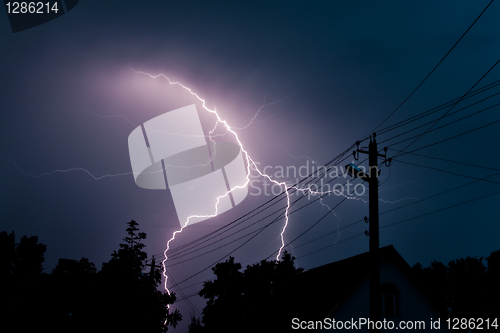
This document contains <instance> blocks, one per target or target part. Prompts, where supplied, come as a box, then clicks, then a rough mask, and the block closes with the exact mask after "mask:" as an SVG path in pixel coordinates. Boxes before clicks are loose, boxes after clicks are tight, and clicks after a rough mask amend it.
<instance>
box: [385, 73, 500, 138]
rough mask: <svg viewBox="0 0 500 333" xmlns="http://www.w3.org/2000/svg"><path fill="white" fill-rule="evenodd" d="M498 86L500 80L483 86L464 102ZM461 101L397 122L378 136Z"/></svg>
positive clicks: (456, 99) (469, 95) (469, 94)
mask: <svg viewBox="0 0 500 333" xmlns="http://www.w3.org/2000/svg"><path fill="white" fill-rule="evenodd" d="M498 85H500V80H497V81H495V82H492V83H490V84H487V85H485V86H483V87H482V88H479V89H477V90H474V91H472V92H470V93H468V94H467V96H466V97H464V98H463V100H466V99H469V98H472V97H474V96H476V95H479V94H481V93H483V92H485V91H487V90H490V89H492V88H494V87H496V86H498ZM497 94H498V93H497ZM497 94H493V95H490V96H489V97H487V98H485V99H483V100H481V101H479V102H482V101H484V100H486V99H488V98H490V97H493V96H496V95H497ZM459 99H460V97H457V98H455V99H453V100H451V101H448V102H446V103H443V104H441V105H439V106H436V107H433V108H431V109H429V110H427V111H424V112H421V113H419V114H417V115H414V116H412V117H409V118H407V119H404V120H401V121H399V122H397V123H395V124H393V125H390V126H388V127H385V128H383V129H381V130H379V131H377V134H379V135H381V134H385V133H387V132H390V131H392V130H395V129H396V128H399V127H402V126H405V125H408V124H410V123H412V122H414V121H417V120H419V119H422V118H425V117H427V116H430V115H431V114H434V113H436V112H438V111H440V110H443V109H444V108H446V107H448V106H450V105H451V104H453V103H454V102H456V101H458V100H459ZM461 110H463V109H461ZM459 111H460V110H459ZM456 112H458V111H455V112H453V114H454V113H456Z"/></svg>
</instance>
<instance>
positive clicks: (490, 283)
mask: <svg viewBox="0 0 500 333" xmlns="http://www.w3.org/2000/svg"><path fill="white" fill-rule="evenodd" d="M499 256H500V252H499V251H497V252H493V253H492V254H491V255H490V257H489V258H488V266H485V264H484V263H483V259H484V258H483V257H480V258H475V257H474V258H472V257H467V258H461V259H458V260H452V261H450V262H449V263H448V264H447V265H444V264H443V263H440V262H437V261H433V262H432V263H431V265H430V266H429V267H427V268H422V265H421V264H416V265H415V266H413V272H414V273H415V276H416V277H417V279H418V280H419V281H420V282H421V283H422V285H423V286H424V289H425V290H426V291H427V293H428V295H429V297H431V299H432V300H433V301H434V303H435V304H436V305H438V306H440V307H442V308H448V309H449V310H450V311H451V315H452V316H453V317H456V318H486V317H490V318H495V317H497V316H498V313H499V304H500V301H499V297H498V296H500V293H499V288H498V281H499V278H500V274H499V259H498V257H499Z"/></svg>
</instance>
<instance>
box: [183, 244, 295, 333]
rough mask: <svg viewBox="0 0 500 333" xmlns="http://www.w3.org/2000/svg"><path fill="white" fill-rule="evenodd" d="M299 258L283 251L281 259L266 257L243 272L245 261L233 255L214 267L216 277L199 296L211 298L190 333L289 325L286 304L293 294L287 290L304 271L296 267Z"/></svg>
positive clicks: (204, 286)
mask: <svg viewBox="0 0 500 333" xmlns="http://www.w3.org/2000/svg"><path fill="white" fill-rule="evenodd" d="M294 260H295V258H294V257H292V256H291V255H290V254H289V253H288V252H286V251H285V252H284V253H283V257H282V260H280V261H275V260H272V261H266V260H262V261H261V262H260V263H258V264H254V265H248V266H247V267H246V268H245V270H244V271H241V268H242V267H241V264H239V263H235V262H234V258H233V257H230V258H229V259H228V260H226V261H225V262H223V263H218V264H217V265H215V267H213V268H212V271H213V272H214V274H215V276H216V278H215V279H214V280H213V281H206V282H205V283H204V285H203V289H201V291H200V292H199V295H200V296H202V297H204V298H206V299H207V305H206V306H205V308H204V309H203V318H202V320H201V321H202V322H203V324H204V326H202V325H201V323H200V321H199V318H198V319H196V318H192V319H191V325H190V327H189V332H190V333H195V332H229V331H235V330H237V331H238V332H250V331H255V330H256V329H260V330H262V328H263V323H264V322H266V325H265V326H266V327H265V328H266V330H268V331H272V330H274V331H280V329H282V328H283V327H289V326H290V322H291V318H288V316H287V311H286V307H284V306H283V304H291V302H292V301H293V295H291V294H290V293H288V292H286V291H287V286H288V284H289V282H290V278H291V277H292V276H293V275H295V274H296V273H299V272H301V271H303V269H302V268H296V267H295V266H294Z"/></svg>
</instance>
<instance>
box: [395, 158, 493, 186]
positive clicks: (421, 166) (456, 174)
mask: <svg viewBox="0 0 500 333" xmlns="http://www.w3.org/2000/svg"><path fill="white" fill-rule="evenodd" d="M393 161H396V162H399V163H404V164H408V165H413V166H417V167H420V168H425V169H430V170H436V171H440V172H444V173H448V174H450V175H454V176H460V177H464V178H471V179H476V180H481V181H484V182H488V183H494V184H500V182H496V181H494V180H488V179H483V178H478V177H474V176H469V175H462V174H461V173H456V172H452V171H448V170H442V169H439V168H435V167H430V166H427V165H420V164H415V163H410V162H405V161H401V160H398V159H395V160H393Z"/></svg>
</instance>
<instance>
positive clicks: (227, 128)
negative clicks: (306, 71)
mask: <svg viewBox="0 0 500 333" xmlns="http://www.w3.org/2000/svg"><path fill="white" fill-rule="evenodd" d="M132 71H133V72H134V73H136V74H143V75H146V76H149V77H150V78H152V79H157V78H164V79H166V80H167V81H168V83H169V84H171V85H177V86H180V87H182V88H183V89H185V90H186V91H188V92H189V93H190V94H191V95H192V96H194V97H195V98H196V99H198V100H199V101H200V102H201V104H202V107H203V109H205V110H206V111H207V112H209V113H211V114H213V115H215V117H216V119H217V121H216V124H215V127H214V128H213V129H212V130H211V131H210V132H209V138H210V140H211V141H212V142H214V141H213V138H212V134H213V132H214V131H215V128H216V127H217V126H218V125H219V124H222V125H223V126H224V127H225V131H226V133H231V134H232V135H233V136H234V138H235V140H236V141H237V142H238V145H239V146H240V149H241V151H242V152H243V155H244V156H245V159H246V161H247V163H246V164H247V165H246V171H247V172H246V181H245V183H244V184H242V185H237V186H234V187H232V188H231V189H229V190H228V191H227V192H226V193H224V194H223V195H221V196H218V197H217V202H216V204H215V212H214V214H212V215H191V216H189V217H188V218H187V220H186V221H185V222H184V224H183V225H181V228H180V229H179V230H177V231H175V232H174V233H173V234H172V237H171V238H170V239H169V240H168V241H167V245H166V249H165V251H164V252H163V254H164V257H165V259H163V261H162V265H163V276H164V277H165V284H164V286H165V290H166V291H167V293H168V294H170V291H169V289H168V286H167V283H168V276H167V274H166V269H165V267H166V265H165V263H166V261H167V260H168V255H167V252H168V250H169V249H170V243H171V242H172V241H173V240H175V237H176V235H177V234H179V233H181V232H182V231H183V230H184V228H185V227H186V226H187V225H188V224H189V221H190V220H191V219H192V218H211V217H215V216H217V214H218V206H219V203H220V200H221V199H222V198H224V197H226V196H227V195H228V194H229V193H231V192H232V191H234V190H236V189H238V188H245V187H246V186H247V185H248V183H249V182H250V172H251V171H250V167H251V166H253V167H254V169H255V170H256V171H257V172H258V173H259V175H260V176H261V177H264V178H266V179H268V180H269V181H270V182H272V183H274V184H277V185H278V186H280V187H282V188H284V190H285V192H286V196H287V207H286V210H285V223H284V225H283V228H282V230H281V233H280V238H281V247H280V249H279V251H278V254H277V256H276V260H277V261H279V257H280V255H281V252H282V250H283V248H284V247H285V240H284V233H285V230H286V227H287V226H288V222H289V219H288V215H289V209H290V194H289V192H288V186H287V184H286V182H278V181H276V180H274V179H272V178H271V177H270V176H268V175H267V174H264V173H263V172H262V171H260V170H259V168H258V166H257V163H255V161H254V160H253V159H252V158H251V157H250V154H249V153H248V152H247V151H246V150H245V148H244V147H243V144H242V143H241V141H240V138H239V137H238V134H237V133H236V132H235V131H234V129H233V128H232V127H231V126H230V125H229V124H228V122H227V121H226V120H223V119H222V118H221V117H220V116H219V114H218V113H217V111H216V110H215V109H213V110H212V109H210V108H208V107H207V105H206V101H205V100H204V99H203V98H201V97H200V96H199V95H198V94H197V93H195V92H193V91H192V90H191V88H189V87H187V86H185V85H183V84H182V83H180V82H176V81H172V80H170V78H169V77H167V76H166V75H164V74H158V75H152V74H149V73H146V72H142V71H136V70H133V69H132ZM287 97H289V96H286V97H284V98H282V99H281V100H283V99H285V98H287ZM281 100H279V101H281ZM279 101H276V102H273V103H268V104H266V105H263V106H262V107H260V108H259V110H258V111H257V113H256V114H255V116H254V117H253V118H252V120H251V121H250V123H249V124H248V125H247V126H245V127H243V128H242V129H244V128H246V127H248V126H250V125H251V124H252V122H253V121H254V120H255V119H256V117H257V115H258V113H259V111H260V110H262V108H264V107H265V106H267V105H271V104H276V103H278V102H279Z"/></svg>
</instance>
